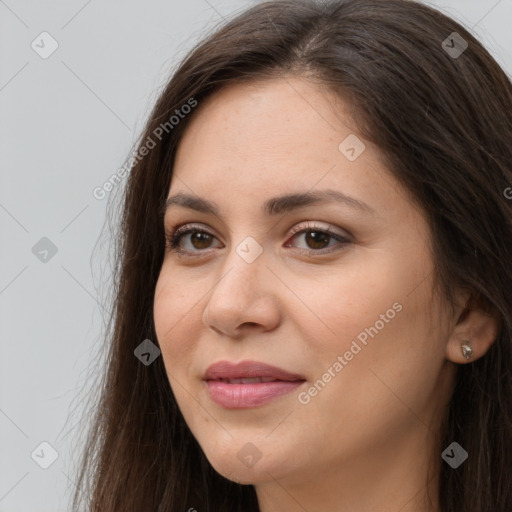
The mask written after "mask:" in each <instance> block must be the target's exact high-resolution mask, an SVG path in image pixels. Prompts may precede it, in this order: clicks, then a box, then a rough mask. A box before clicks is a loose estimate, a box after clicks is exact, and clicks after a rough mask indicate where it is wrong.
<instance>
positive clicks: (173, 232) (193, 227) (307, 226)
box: [165, 221, 353, 257]
mask: <svg viewBox="0 0 512 512" xmlns="http://www.w3.org/2000/svg"><path fill="white" fill-rule="evenodd" d="M325 224H326V226H322V225H320V224H319V223H318V221H302V222H299V223H298V224H296V225H295V226H294V227H293V228H292V230H291V231H290V232H289V235H288V238H287V241H286V244H289V241H290V240H291V239H292V238H294V236H295V235H297V234H301V233H306V232H308V231H319V232H322V233H324V234H327V235H328V236H330V238H334V239H335V240H336V241H337V242H338V244H336V245H335V246H334V247H335V248H334V249H333V248H332V247H331V248H329V247H327V248H323V249H318V250H315V249H303V248H295V249H296V250H297V251H298V252H299V253H305V254H309V255H315V254H317V255H319V256H320V255H322V254H327V253H330V252H334V251H337V250H340V249H341V248H342V247H343V246H345V245H347V244H349V243H353V242H352V241H353V237H352V235H351V234H350V233H349V232H348V231H346V230H344V232H343V233H339V232H337V231H335V230H333V229H331V225H330V224H329V223H325ZM194 232H199V233H205V234H207V235H210V236H212V237H213V238H216V239H217V240H218V237H217V236H216V235H214V234H213V233H211V232H210V228H205V227H203V226H202V225H200V224H195V223H185V224H182V225H177V226H174V227H173V228H171V229H170V230H169V234H168V235H167V234H166V237H165V238H166V245H167V246H170V250H171V251H173V252H176V253H178V255H179V256H181V255H185V256H190V257H199V256H203V255H204V254H205V253H208V252H209V251H210V250H211V249H212V248H207V249H204V250H194V251H189V250H187V249H180V242H179V239H180V237H183V236H186V235H188V234H190V233H194ZM175 240H178V242H177V243H176V244H175V245H174V246H173V245H172V243H173V242H174V241H175ZM336 246H337V248H336ZM339 246H341V247H339ZM286 247H289V245H286Z"/></svg>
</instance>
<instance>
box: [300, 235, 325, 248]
mask: <svg viewBox="0 0 512 512" xmlns="http://www.w3.org/2000/svg"><path fill="white" fill-rule="evenodd" d="M310 239H312V243H313V246H314V247H313V248H314V249H322V248H323V247H318V246H316V245H315V244H320V246H322V244H323V243H324V242H327V243H328V242H329V240H328V239H329V235H327V234H325V233H320V232H318V231H308V232H306V243H308V245H309V242H310Z"/></svg>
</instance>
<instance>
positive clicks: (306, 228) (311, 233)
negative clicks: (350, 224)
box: [285, 224, 350, 254]
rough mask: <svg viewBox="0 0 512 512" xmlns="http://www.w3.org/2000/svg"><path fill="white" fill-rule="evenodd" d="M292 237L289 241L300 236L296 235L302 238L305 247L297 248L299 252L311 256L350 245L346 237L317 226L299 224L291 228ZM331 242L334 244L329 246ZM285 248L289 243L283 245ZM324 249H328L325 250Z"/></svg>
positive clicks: (328, 228) (327, 228)
mask: <svg viewBox="0 0 512 512" xmlns="http://www.w3.org/2000/svg"><path fill="white" fill-rule="evenodd" d="M292 235H293V236H292V238H291V239H293V238H298V239H300V236H298V235H301V236H303V239H304V242H305V243H306V246H307V247H306V248H305V249H304V248H300V247H299V250H300V252H304V253H308V254H311V253H312V252H313V253H315V252H316V253H321V254H325V253H329V252H333V251H334V250H338V249H339V248H340V247H339V246H341V247H343V246H345V245H347V244H349V243H350V239H349V237H348V236H344V235H342V234H341V233H336V232H334V231H332V230H331V228H330V227H322V226H319V225H317V224H306V225H304V224H299V225H298V226H296V227H295V228H293V230H292ZM291 239H290V240H291ZM333 241H334V242H335V243H334V244H331V245H329V242H333ZM336 242H337V243H336ZM337 246H338V247H337ZM285 247H289V242H287V243H286V244H285ZM326 248H329V249H328V250H325V249H326Z"/></svg>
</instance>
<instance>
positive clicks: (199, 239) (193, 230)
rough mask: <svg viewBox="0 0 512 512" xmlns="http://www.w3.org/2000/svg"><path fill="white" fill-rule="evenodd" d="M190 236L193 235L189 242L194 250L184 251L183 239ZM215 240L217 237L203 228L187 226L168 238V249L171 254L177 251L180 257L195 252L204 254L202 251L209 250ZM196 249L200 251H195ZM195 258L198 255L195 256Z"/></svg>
mask: <svg viewBox="0 0 512 512" xmlns="http://www.w3.org/2000/svg"><path fill="white" fill-rule="evenodd" d="M189 234H192V235H193V236H192V237H190V239H189V241H190V242H191V243H192V247H193V249H192V250H190V249H183V247H182V244H181V240H182V238H184V237H185V236H186V235H189ZM213 238H215V237H214V236H213V235H212V234H211V233H209V232H208V231H206V230H204V229H203V228H201V227H199V226H194V225H190V224H187V225H185V226H182V227H180V228H178V229H176V230H175V231H174V233H171V234H170V235H168V236H166V242H167V247H168V248H169V250H170V251H171V252H172V251H175V252H176V253H177V254H178V255H185V254H190V253H194V252H202V251H201V249H208V248H209V247H208V245H209V243H210V242H211V240H212V239H213ZM194 248H195V249H198V250H194ZM194 256H196V255H195V254H194Z"/></svg>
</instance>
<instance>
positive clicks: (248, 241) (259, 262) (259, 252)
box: [214, 235, 266, 295]
mask: <svg viewBox="0 0 512 512" xmlns="http://www.w3.org/2000/svg"><path fill="white" fill-rule="evenodd" d="M265 265H266V258H265V255H264V251H263V246H262V245H261V244H260V243H259V242H258V241H257V240H256V239H255V238H254V237H253V236H251V235H247V236H242V237H240V238H239V239H238V240H236V239H235V240H234V244H233V246H232V248H231V251H230V253H229V254H228V255H227V256H226V261H225V264H224V265H223V267H222V268H223V272H222V277H221V278H220V280H219V282H218V283H217V285H216V286H215V288H214V291H215V289H217V291H220V290H219V289H220V288H225V287H228V288H230V290H229V293H231V294H233V292H235V294H236V295H238V292H239V291H241V292H243V294H244V295H245V294H246V292H250V291H251V290H253V291H255V288H256V287H257V285H258V283H260V284H261V282H262V279H261V275H262V272H263V271H264V269H265ZM238 281H239V282H238ZM233 287H234V288H235V289H233Z"/></svg>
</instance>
